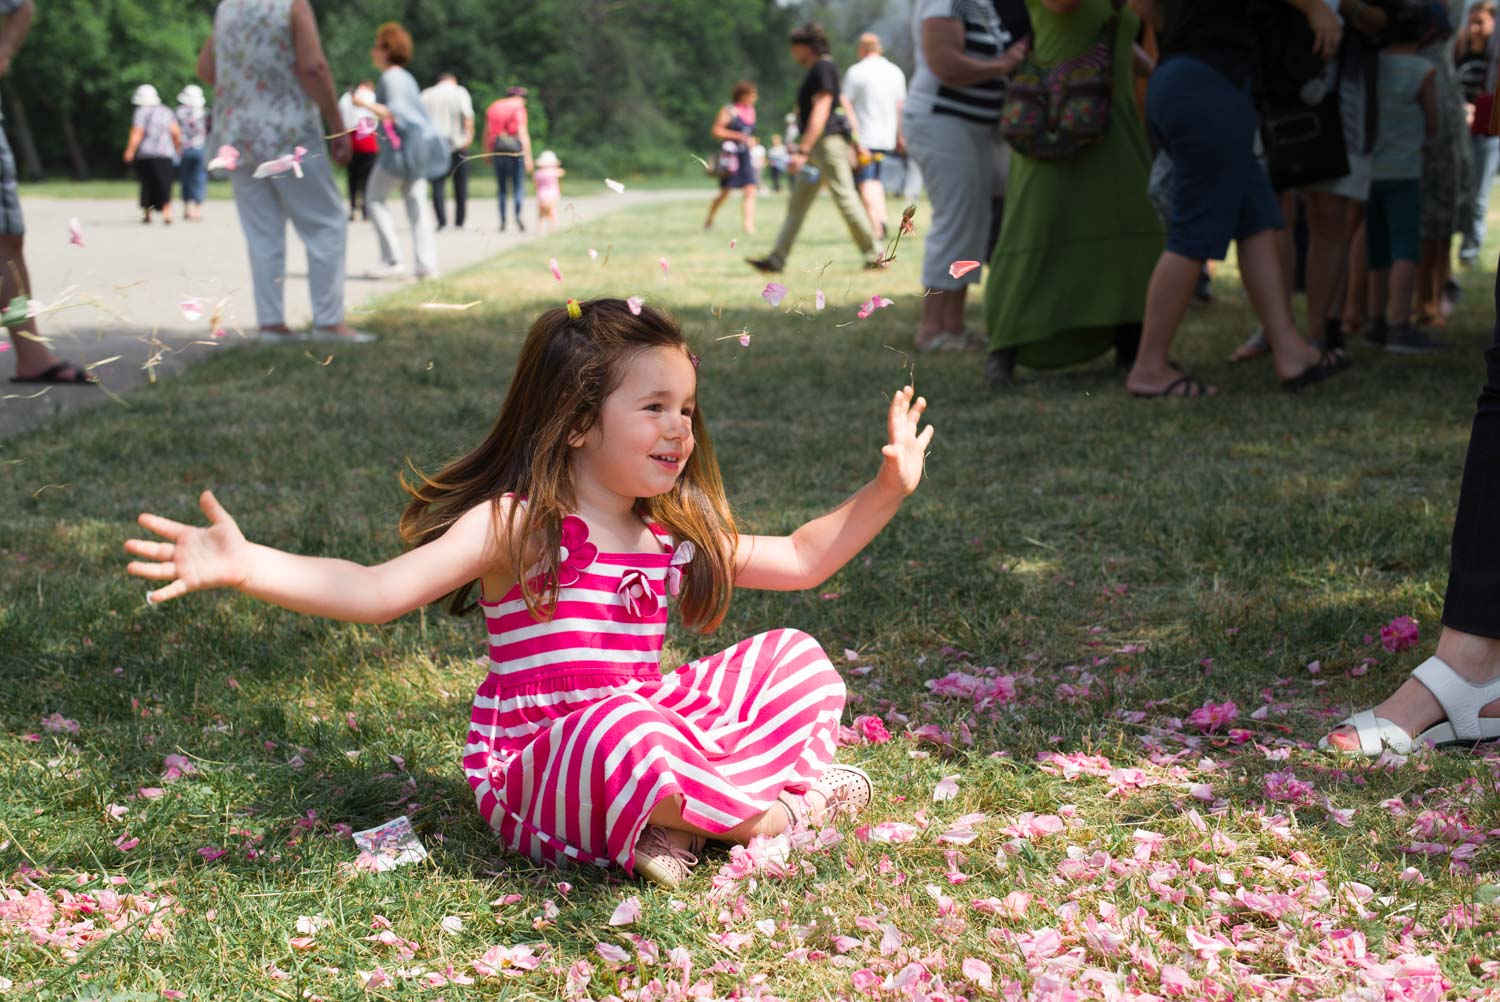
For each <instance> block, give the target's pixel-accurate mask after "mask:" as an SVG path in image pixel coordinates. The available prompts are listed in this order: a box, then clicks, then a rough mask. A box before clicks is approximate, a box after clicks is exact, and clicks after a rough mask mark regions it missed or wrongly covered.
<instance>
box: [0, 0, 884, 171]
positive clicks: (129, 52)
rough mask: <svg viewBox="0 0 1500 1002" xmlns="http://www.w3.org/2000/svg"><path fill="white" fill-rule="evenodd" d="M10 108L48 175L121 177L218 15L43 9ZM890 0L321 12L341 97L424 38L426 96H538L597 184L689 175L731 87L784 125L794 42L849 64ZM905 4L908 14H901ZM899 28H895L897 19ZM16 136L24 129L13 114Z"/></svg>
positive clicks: (125, 2) (159, 0) (552, 138)
mask: <svg viewBox="0 0 1500 1002" xmlns="http://www.w3.org/2000/svg"><path fill="white" fill-rule="evenodd" d="M36 5H37V20H36V22H35V24H34V25H33V28H32V33H31V36H30V38H28V40H27V42H26V45H25V48H24V49H23V50H22V52H21V55H20V58H19V59H18V60H17V61H16V64H15V68H14V70H13V76H12V79H11V81H10V85H11V86H10V93H8V94H7V100H8V102H10V103H12V104H13V103H14V102H15V101H17V100H18V101H19V102H20V103H21V104H22V105H24V107H23V109H22V111H23V112H24V115H23V116H22V117H23V118H24V120H25V121H26V122H27V123H29V125H30V128H31V131H32V134H33V136H34V139H35V144H36V147H37V150H38V152H39V154H40V157H41V160H42V163H43V165H44V167H45V168H46V169H47V170H49V171H69V172H72V173H74V174H78V175H82V174H84V173H95V174H112V173H119V172H120V171H122V170H123V166H122V165H121V163H120V151H121V149H122V148H123V146H124V143H125V137H126V133H127V132H128V129H129V121H130V111H131V108H130V94H131V92H132V90H134V88H135V86H136V85H137V84H140V83H152V84H155V85H156V87H157V89H158V90H159V91H161V94H162V97H163V99H165V100H167V101H171V99H172V98H173V97H174V96H175V95H176V93H177V91H178V90H179V89H181V87H182V86H183V85H184V84H187V83H189V82H192V81H193V80H194V79H195V68H196V60H197V53H198V49H199V47H200V46H201V45H202V42H203V40H204V39H205V38H206V37H207V36H208V33H209V30H210V28H211V22H212V11H213V5H212V4H208V3H204V2H202V0H36ZM891 6H892V4H891V2H890V0H845V2H841V3H833V2H830V0H820V2H804V3H795V4H787V3H782V2H779V0H717V2H715V3H703V2H702V0H443V2H441V3H431V2H421V0H313V7H314V9H315V11H316V12H317V15H318V22H319V27H320V31H321V33H322V37H323V45H324V48H325V50H326V51H327V53H328V58H329V62H330V63H331V65H332V66H333V71H334V76H335V79H336V80H337V81H338V84H339V86H340V87H341V88H343V87H348V86H350V85H352V84H353V83H355V82H357V81H358V80H360V79H364V78H370V77H373V76H374V69H373V67H372V66H371V65H370V61H369V59H370V56H369V53H370V43H371V41H372V39H373V37H374V34H375V29H376V28H377V27H378V26H379V25H380V24H381V23H382V22H385V21H399V22H401V23H402V24H404V25H405V26H406V27H407V29H408V30H409V31H410V32H411V34H412V37H413V38H414V39H415V43H416V51H415V54H414V56H413V59H412V64H411V67H410V69H411V71H412V72H413V73H414V74H415V75H416V77H417V79H418V81H419V82H421V83H422V84H424V85H426V84H428V83H430V82H432V81H433V80H434V79H435V78H436V76H437V74H438V73H440V72H442V71H444V70H451V71H452V72H453V73H455V74H456V75H457V76H458V77H459V79H460V80H461V81H462V82H463V83H464V84H465V85H466V86H467V87H468V88H469V89H470V90H471V91H472V92H473V94H474V99H475V105H476V108H477V109H478V110H479V113H480V114H481V115H482V114H483V109H484V107H486V106H487V105H488V104H489V102H490V101H492V100H494V99H495V98H496V97H498V96H500V95H502V94H503V93H504V92H505V89H506V88H507V87H510V86H513V85H517V84H519V85H524V86H526V87H528V88H529V90H530V100H529V104H530V109H531V121H532V136H533V139H534V141H535V143H536V144H537V146H538V148H541V147H542V146H550V147H552V148H554V149H556V150H557V151H558V154H559V155H560V156H561V157H562V158H563V160H564V161H565V163H567V165H568V166H569V167H570V168H573V169H575V170H581V171H584V172H601V173H615V174H622V175H624V174H629V173H630V172H632V171H642V170H644V171H653V170H663V169H675V168H680V167H682V166H684V165H685V164H686V162H687V155H688V153H689V152H696V153H698V154H700V155H702V154H705V153H706V152H707V151H708V150H709V149H711V148H712V146H713V141H712V140H711V139H710V138H709V135H708V128H709V125H710V123H711V122H712V120H713V117H714V115H715V113H716V111H717V110H718V108H719V106H720V105H722V104H724V103H725V102H726V101H727V100H728V98H729V90H730V87H731V86H732V85H733V84H734V82H735V81H736V80H739V79H741V78H746V79H750V80H753V81H755V82H756V83H757V84H758V85H759V87H760V93H761V103H760V114H761V117H762V120H763V121H764V122H765V123H766V125H765V126H763V127H762V130H761V132H762V138H766V137H769V135H770V133H771V132H772V131H775V130H773V129H772V128H771V123H772V122H773V121H774V122H776V123H778V124H779V122H780V119H781V116H782V115H783V114H785V112H786V111H787V110H788V109H789V107H790V105H791V100H792V95H793V93H794V92H795V89H796V86H797V83H798V82H799V80H800V79H801V75H802V71H801V70H800V68H798V67H797V66H796V65H795V64H794V63H793V62H792V60H791V59H790V58H789V56H788V54H787V46H786V36H787V32H788V31H789V30H790V29H791V28H792V26H793V25H795V24H796V23H798V22H799V21H801V20H803V19H804V18H806V17H809V16H817V17H820V18H822V19H823V20H824V22H825V24H827V26H828V28H829V31H830V34H831V35H833V36H834V37H835V43H836V46H837V49H836V54H837V55H838V56H839V57H840V62H841V63H846V62H847V61H848V60H849V58H851V57H852V53H853V41H854V36H855V35H856V34H857V33H858V32H859V31H861V30H864V29H865V28H867V27H869V26H870V25H871V24H874V23H875V22H876V20H877V19H879V18H881V17H882V16H886V15H888V14H889V8H891ZM897 6H899V3H898V4H897ZM887 20H890V18H889V17H888V16H887ZM7 125H8V127H9V128H12V129H14V128H16V127H17V116H15V115H14V114H13V115H12V116H11V120H10V121H9V122H8V123H7Z"/></svg>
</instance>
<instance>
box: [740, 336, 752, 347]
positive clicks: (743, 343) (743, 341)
mask: <svg viewBox="0 0 1500 1002" xmlns="http://www.w3.org/2000/svg"><path fill="white" fill-rule="evenodd" d="M739 341H740V347H741V348H748V347H750V335H749V334H741V335H740V338H739Z"/></svg>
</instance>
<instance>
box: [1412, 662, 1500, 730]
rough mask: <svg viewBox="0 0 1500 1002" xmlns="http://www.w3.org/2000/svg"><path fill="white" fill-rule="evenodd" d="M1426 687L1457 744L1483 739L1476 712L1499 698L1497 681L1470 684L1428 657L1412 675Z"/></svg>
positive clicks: (1451, 669)
mask: <svg viewBox="0 0 1500 1002" xmlns="http://www.w3.org/2000/svg"><path fill="white" fill-rule="evenodd" d="M1411 676H1412V678H1414V679H1416V680H1417V681H1418V682H1421V683H1422V684H1423V685H1425V686H1426V687H1427V689H1428V691H1430V692H1431V693H1432V695H1433V698H1435V699H1436V700H1437V701H1438V704H1439V705H1440V706H1442V708H1443V713H1444V714H1445V715H1446V716H1447V718H1448V723H1449V724H1451V725H1452V727H1453V733H1454V736H1455V737H1457V738H1458V740H1460V741H1480V740H1483V739H1484V737H1485V734H1484V731H1483V730H1482V729H1481V727H1480V724H1479V711H1480V710H1482V709H1483V708H1484V707H1485V706H1487V705H1488V704H1489V703H1492V702H1494V701H1495V700H1497V699H1500V679H1495V680H1493V681H1490V682H1485V683H1477V682H1470V681H1469V680H1468V679H1466V678H1464V677H1463V676H1462V675H1460V674H1459V673H1458V672H1456V671H1454V670H1453V668H1452V667H1451V666H1450V665H1448V663H1447V662H1445V661H1443V660H1442V659H1441V658H1437V657H1430V658H1428V659H1427V660H1426V661H1423V662H1422V663H1421V664H1420V665H1418V666H1417V668H1416V670H1415V671H1413V672H1412V673H1411Z"/></svg>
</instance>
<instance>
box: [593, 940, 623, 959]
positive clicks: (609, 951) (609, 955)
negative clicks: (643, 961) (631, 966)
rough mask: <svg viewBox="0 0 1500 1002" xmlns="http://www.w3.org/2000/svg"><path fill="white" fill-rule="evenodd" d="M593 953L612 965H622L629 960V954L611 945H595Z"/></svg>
mask: <svg viewBox="0 0 1500 1002" xmlns="http://www.w3.org/2000/svg"><path fill="white" fill-rule="evenodd" d="M594 952H596V953H598V954H599V956H601V957H603V958H604V959H605V960H608V961H609V962H610V963H612V964H623V963H625V961H627V960H629V959H630V954H628V953H626V952H625V951H624V950H623V949H621V948H620V947H618V946H616V945H615V944H613V943H595V944H594Z"/></svg>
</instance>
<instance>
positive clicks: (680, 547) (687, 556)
mask: <svg viewBox="0 0 1500 1002" xmlns="http://www.w3.org/2000/svg"><path fill="white" fill-rule="evenodd" d="M696 553H697V551H696V550H695V549H693V542H692V540H690V539H684V540H683V541H682V542H680V543H678V544H677V549H675V550H673V551H672V564H671V566H670V567H668V568H667V590H668V591H670V592H671V593H672V594H673V595H674V596H675V595H676V594H677V593H678V592H679V591H681V590H682V569H683V568H684V567H686V566H687V565H688V564H690V563H692V562H693V557H694V555H696Z"/></svg>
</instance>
